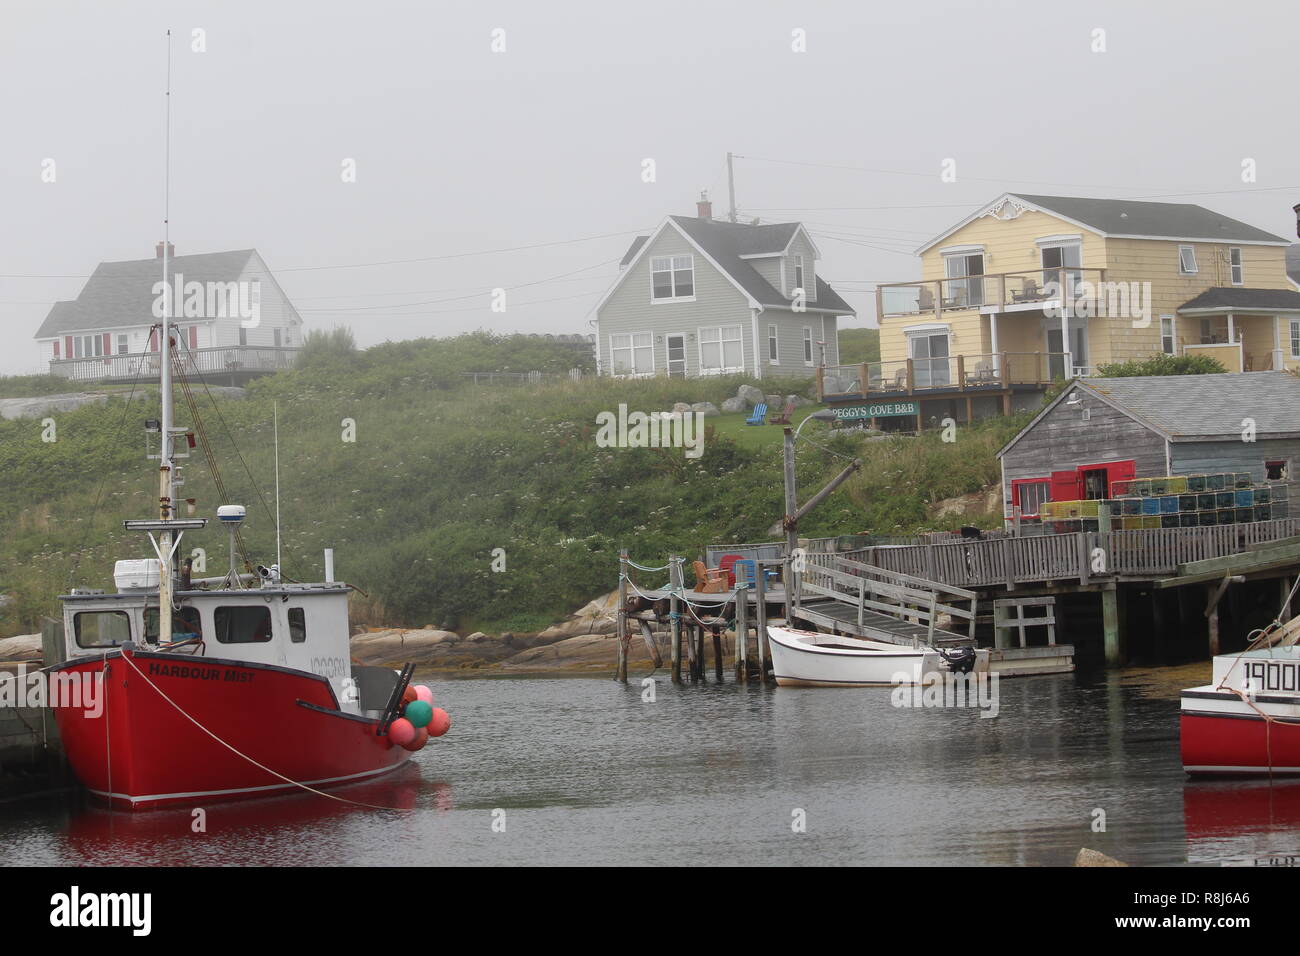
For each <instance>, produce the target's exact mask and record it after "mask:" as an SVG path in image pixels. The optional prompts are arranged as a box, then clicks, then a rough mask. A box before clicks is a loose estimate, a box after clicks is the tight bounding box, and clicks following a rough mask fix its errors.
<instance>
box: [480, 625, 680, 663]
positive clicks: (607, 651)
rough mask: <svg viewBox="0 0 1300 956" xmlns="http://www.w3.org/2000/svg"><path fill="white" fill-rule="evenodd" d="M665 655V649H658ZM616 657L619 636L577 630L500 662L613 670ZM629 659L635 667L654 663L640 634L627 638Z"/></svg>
mask: <svg viewBox="0 0 1300 956" xmlns="http://www.w3.org/2000/svg"><path fill="white" fill-rule="evenodd" d="M660 653H662V654H663V655H664V656H665V657H667V653H666V652H665V651H662V650H661V652H660ZM617 661H618V637H617V636H616V635H613V634H578V635H575V636H573V637H569V638H565V639H564V640H562V641H557V642H555V643H554V644H548V645H546V646H545V647H533V648H529V649H528V650H526V651H520V652H519V653H518V654H515V655H514V656H512V657H508V658H506V659H505V660H504V661H502V662H501V668H502V670H541V671H546V670H595V671H606V670H612V669H613V667H614V665H615V663H616V662H617ZM628 663H629V664H630V665H631V666H632V667H633V668H636V669H644V670H648V669H649V668H650V667H651V666H653V664H652V661H651V658H650V651H649V649H648V648H647V647H646V646H645V642H644V641H642V640H641V639H640V637H639V636H637V637H634V638H633V639H632V640H631V641H629V642H628Z"/></svg>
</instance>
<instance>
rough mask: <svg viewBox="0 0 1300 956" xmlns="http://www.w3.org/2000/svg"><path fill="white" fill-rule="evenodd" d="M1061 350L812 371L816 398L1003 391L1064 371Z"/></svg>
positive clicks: (1040, 381) (1074, 370)
mask: <svg viewBox="0 0 1300 956" xmlns="http://www.w3.org/2000/svg"><path fill="white" fill-rule="evenodd" d="M1065 362H1066V356H1065V353H1062V352H996V353H993V352H990V353H983V354H975V355H966V354H962V355H950V356H945V357H943V358H930V359H901V360H896V361H891V362H863V363H861V364H859V365H828V366H825V367H824V368H819V369H818V370H817V387H818V391H819V394H820V395H821V397H822V399H823V400H824V399H826V398H834V397H836V396H842V395H862V396H871V397H875V396H881V397H889V398H894V397H898V396H903V395H915V394H918V393H921V394H924V393H927V392H936V391H943V392H952V391H960V392H968V391H1004V390H1006V389H1008V388H1011V387H1012V386H1043V387H1046V386H1047V385H1050V384H1051V383H1052V382H1054V381H1056V380H1057V379H1063V378H1067V377H1074V376H1077V375H1078V374H1080V373H1081V371H1083V370H1081V369H1078V368H1071V369H1070V372H1069V375H1068V376H1067V374H1066V365H1065Z"/></svg>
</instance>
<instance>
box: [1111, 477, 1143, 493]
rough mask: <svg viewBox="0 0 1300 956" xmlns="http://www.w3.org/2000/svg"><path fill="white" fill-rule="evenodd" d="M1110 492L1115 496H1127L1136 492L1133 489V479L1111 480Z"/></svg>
mask: <svg viewBox="0 0 1300 956" xmlns="http://www.w3.org/2000/svg"><path fill="white" fill-rule="evenodd" d="M1110 493H1111V494H1112V495H1114V496H1115V497H1116V498H1127V497H1129V496H1130V495H1134V494H1137V492H1135V491H1134V490H1133V479H1132V478H1125V479H1124V480H1123V481H1112V482H1111V483H1110Z"/></svg>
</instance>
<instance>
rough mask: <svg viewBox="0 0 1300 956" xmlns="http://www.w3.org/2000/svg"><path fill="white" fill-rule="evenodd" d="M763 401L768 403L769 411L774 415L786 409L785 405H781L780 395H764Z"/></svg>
mask: <svg viewBox="0 0 1300 956" xmlns="http://www.w3.org/2000/svg"><path fill="white" fill-rule="evenodd" d="M763 401H765V402H767V410H768V411H769V412H771V413H772V414H773V415H775V414H776V413H777V412H779V411H781V409H783V408H785V405H783V404H782V403H781V396H780V395H764V396H763Z"/></svg>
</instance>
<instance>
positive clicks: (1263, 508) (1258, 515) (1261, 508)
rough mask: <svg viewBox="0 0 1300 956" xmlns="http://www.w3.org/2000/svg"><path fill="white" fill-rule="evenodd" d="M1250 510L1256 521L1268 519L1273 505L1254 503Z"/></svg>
mask: <svg viewBox="0 0 1300 956" xmlns="http://www.w3.org/2000/svg"><path fill="white" fill-rule="evenodd" d="M1250 510H1251V511H1253V512H1254V514H1255V520H1256V521H1268V520H1269V518H1270V517H1271V516H1272V511H1273V506H1272V505H1255V507H1253V508H1251V509H1250Z"/></svg>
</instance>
